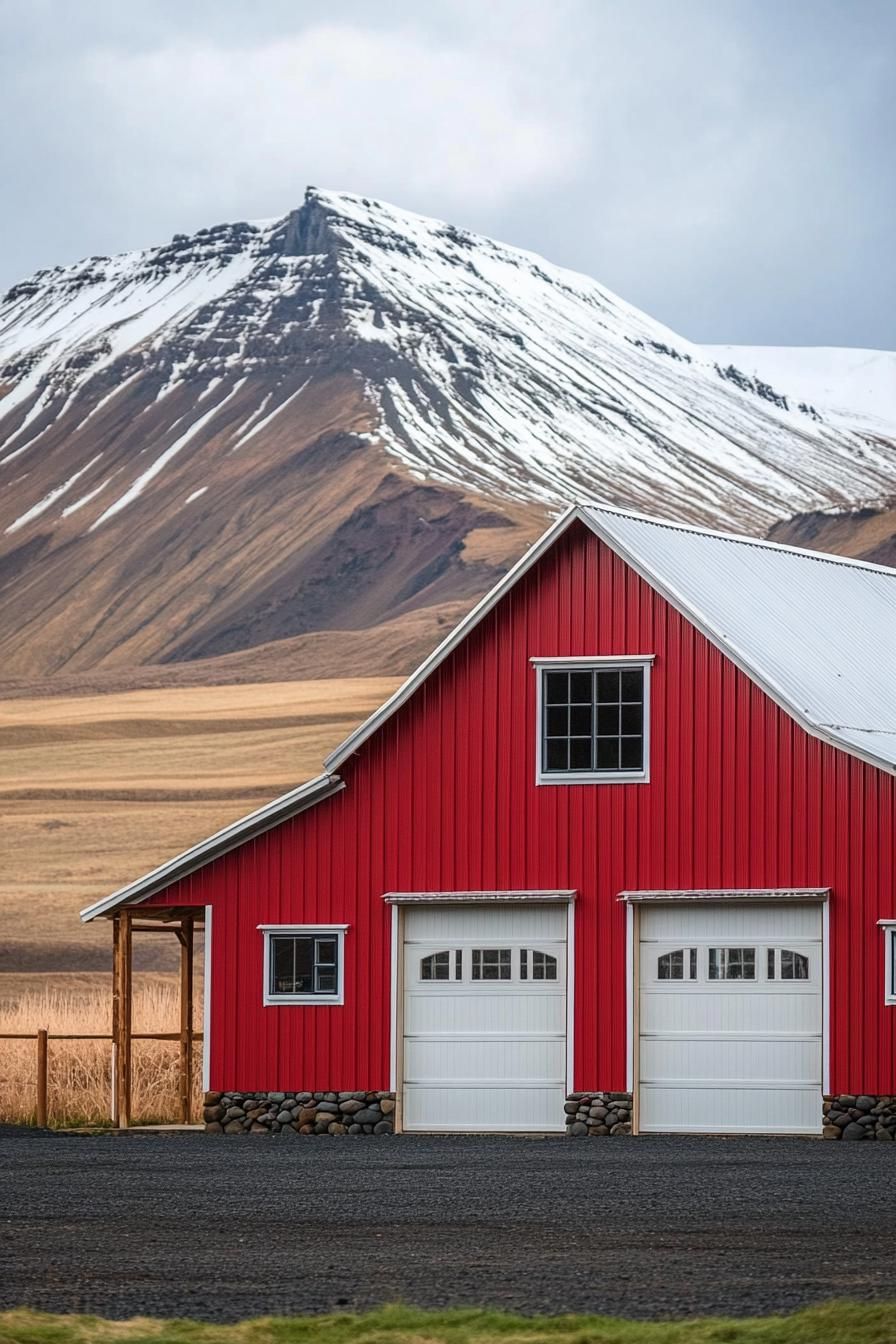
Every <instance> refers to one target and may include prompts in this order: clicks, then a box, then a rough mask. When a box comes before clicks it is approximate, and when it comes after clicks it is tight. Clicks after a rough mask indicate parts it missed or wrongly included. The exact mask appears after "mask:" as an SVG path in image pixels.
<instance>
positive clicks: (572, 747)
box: [569, 737, 591, 770]
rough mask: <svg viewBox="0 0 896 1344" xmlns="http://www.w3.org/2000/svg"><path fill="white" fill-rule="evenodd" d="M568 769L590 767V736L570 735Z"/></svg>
mask: <svg viewBox="0 0 896 1344" xmlns="http://www.w3.org/2000/svg"><path fill="white" fill-rule="evenodd" d="M569 768H570V770H590V769H591V738H590V737H572V738H570V740H569Z"/></svg>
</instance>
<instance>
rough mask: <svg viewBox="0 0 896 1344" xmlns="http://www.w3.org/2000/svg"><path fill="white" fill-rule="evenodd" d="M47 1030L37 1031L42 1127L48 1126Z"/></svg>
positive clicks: (38, 1100)
mask: <svg viewBox="0 0 896 1344" xmlns="http://www.w3.org/2000/svg"><path fill="white" fill-rule="evenodd" d="M47 1056H48V1050H47V1032H46V1029H45V1028H43V1027H42V1028H41V1029H40V1031H39V1032H38V1033H37V1123H38V1127H39V1128H40V1129H46V1127H47V1062H48V1060H47Z"/></svg>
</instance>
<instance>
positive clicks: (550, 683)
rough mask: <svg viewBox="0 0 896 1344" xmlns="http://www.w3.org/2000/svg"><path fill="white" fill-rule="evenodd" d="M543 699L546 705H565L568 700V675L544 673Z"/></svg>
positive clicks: (565, 673)
mask: <svg viewBox="0 0 896 1344" xmlns="http://www.w3.org/2000/svg"><path fill="white" fill-rule="evenodd" d="M544 699H545V704H547V705H565V704H566V703H567V701H568V699H569V674H568V673H567V672H545V674H544Z"/></svg>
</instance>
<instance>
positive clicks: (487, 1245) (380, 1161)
mask: <svg viewBox="0 0 896 1344" xmlns="http://www.w3.org/2000/svg"><path fill="white" fill-rule="evenodd" d="M894 1192H896V1151H894V1147H891V1146H890V1145H889V1144H886V1145H885V1144H870V1143H863V1144H845V1143H844V1144H834V1143H824V1142H819V1141H813V1140H801V1139H734V1140H724V1139H702V1138H691V1137H688V1138H673V1137H668V1138H641V1139H636V1140H627V1139H608V1140H606V1141H604V1140H597V1139H592V1140H587V1139H586V1140H571V1139H564V1138H549V1139H506V1138H493V1139H492V1138H480V1137H470V1138H454V1137H451V1138H441V1137H439V1138H435V1137H433V1138H423V1137H420V1138H413V1137H408V1136H406V1137H403V1138H385V1137H384V1138H381V1139H368V1138H365V1139H362V1140H348V1139H329V1138H322V1139H303V1140H297V1141H293V1142H286V1141H282V1140H280V1139H277V1138H266V1137H259V1138H257V1139H256V1138H239V1139H224V1138H222V1139H216V1138H212V1137H210V1136H205V1135H203V1134H200V1133H187V1134H183V1133H181V1134H173V1135H162V1134H155V1135H139V1136H138V1135H134V1134H132V1135H129V1136H127V1137H120V1138H119V1137H115V1136H107V1137H106V1136H104V1137H100V1138H82V1137H71V1136H68V1137H67V1136H55V1135H46V1134H36V1133H31V1134H27V1133H22V1132H19V1133H4V1132H3V1131H2V1130H0V1306H2V1307H12V1306H18V1305H23V1304H24V1305H29V1306H33V1307H39V1308H43V1309H45V1310H48V1311H84V1312H97V1313H99V1314H101V1315H107V1316H130V1315H135V1314H138V1313H148V1314H152V1315H160V1316H174V1315H185V1316H197V1317H201V1318H204V1319H206V1320H221V1321H224V1320H234V1319H239V1318H241V1317H246V1316H254V1315H259V1314H267V1313H292V1312H318V1311H328V1310H331V1309H333V1308H338V1307H344V1308H362V1307H368V1306H373V1305H375V1304H378V1303H382V1302H389V1301H397V1300H399V1299H402V1300H404V1301H406V1302H409V1303H416V1304H419V1305H422V1306H446V1305H469V1304H488V1305H492V1306H500V1307H505V1308H508V1309H510V1310H519V1311H523V1312H566V1311H577V1312H578V1311H597V1312H608V1313H612V1314H618V1315H624V1316H666V1315H679V1314H690V1313H694V1312H700V1313H703V1312H723V1313H725V1314H733V1315H743V1314H748V1313H760V1312H769V1311H781V1310H789V1309H792V1308H796V1307H797V1306H800V1305H803V1304H807V1303H810V1302H817V1301H820V1300H823V1299H825V1298H829V1297H856V1298H875V1297H877V1298H887V1297H889V1298H893V1297H894V1296H896V1279H894V1273H893V1245H894V1234H896V1198H894Z"/></svg>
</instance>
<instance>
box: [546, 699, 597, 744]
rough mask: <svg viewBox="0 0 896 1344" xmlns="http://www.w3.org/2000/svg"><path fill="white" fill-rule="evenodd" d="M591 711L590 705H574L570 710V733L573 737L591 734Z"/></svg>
mask: <svg viewBox="0 0 896 1344" xmlns="http://www.w3.org/2000/svg"><path fill="white" fill-rule="evenodd" d="M591 712H592V711H591V706H590V705H573V707H572V709H571V710H570V711H569V733H570V736H571V737H590V736H591ZM548 731H550V729H549V730H548Z"/></svg>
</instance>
